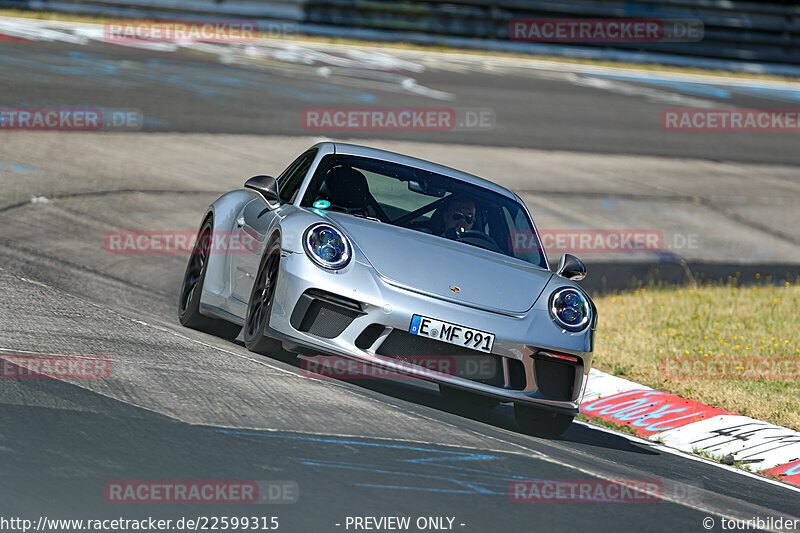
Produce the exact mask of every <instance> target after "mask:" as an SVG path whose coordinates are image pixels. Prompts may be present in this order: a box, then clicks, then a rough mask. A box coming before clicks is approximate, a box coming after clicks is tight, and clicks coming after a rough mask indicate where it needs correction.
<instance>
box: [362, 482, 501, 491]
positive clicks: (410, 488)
mask: <svg viewBox="0 0 800 533" xmlns="http://www.w3.org/2000/svg"><path fill="white" fill-rule="evenodd" d="M355 486H356V487H369V488H373V489H396V490H421V491H423V492H441V493H445V494H474V493H473V492H472V491H470V490H456V489H430V488H423V487H404V486H402V485H374V484H372V483H356V484H355ZM492 494H495V493H492Z"/></svg>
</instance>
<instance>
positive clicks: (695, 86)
mask: <svg viewBox="0 0 800 533" xmlns="http://www.w3.org/2000/svg"><path fill="white" fill-rule="evenodd" d="M589 76H591V77H594V78H604V79H611V80H619V81H634V82H638V83H649V84H651V85H661V86H664V87H669V88H670V89H675V90H676V91H679V92H682V93H685V94H694V95H698V96H712V97H714V98H730V97H731V93H730V91H728V90H727V89H722V88H720V87H717V86H715V85H709V84H707V83H697V82H689V81H675V80H665V79H662V78H655V77H651V76H647V75H641V76H637V75H635V74H589Z"/></svg>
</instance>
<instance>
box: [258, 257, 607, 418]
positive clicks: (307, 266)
mask: <svg viewBox="0 0 800 533" xmlns="http://www.w3.org/2000/svg"><path fill="white" fill-rule="evenodd" d="M546 291H547V290H546ZM546 296H547V295H546V294H545V295H543V296H541V297H540V298H539V301H537V305H534V306H533V307H532V308H531V309H530V310H529V311H528V312H526V313H524V314H522V315H519V316H517V315H509V314H500V313H497V312H491V311H486V310H482V309H476V308H474V307H469V306H465V305H462V304H458V303H455V302H451V301H446V300H442V299H440V298H436V297H433V296H429V295H424V294H419V293H416V292H412V291H411V290H408V289H406V288H403V287H400V286H397V285H396V284H394V283H393V282H391V281H390V280H385V279H384V278H382V277H381V276H379V275H378V273H377V272H376V271H375V270H374V269H373V268H372V267H371V266H370V265H368V264H367V263H366V261H364V260H360V261H359V260H353V261H352V262H351V263H350V264H349V265H347V266H346V267H345V268H344V269H342V270H339V271H327V270H324V269H322V268H320V267H318V266H317V265H315V264H313V263H312V262H311V261H310V260H309V259H308V258H307V257H306V256H305V254H303V253H294V252H284V254H283V257H282V258H281V267H280V272H279V275H278V283H277V287H276V293H275V299H274V303H273V308H272V313H271V318H270V324H269V334H270V335H272V336H274V337H277V338H279V339H281V340H282V341H283V342H284V344H285V345H286V347H287V349H291V350H294V351H299V352H304V353H308V354H324V355H338V356H341V357H345V358H348V359H352V360H358V361H364V362H367V363H369V364H371V365H374V366H376V367H380V368H383V369H387V370H391V371H394V372H398V373H402V374H411V375H413V377H416V378H420V379H425V380H429V381H434V382H437V383H443V384H446V385H449V386H452V387H455V388H459V389H464V390H469V391H472V392H475V393H478V394H482V395H486V396H491V397H494V398H497V399H498V400H501V401H506V402H519V403H527V404H532V405H536V406H540V407H544V408H548V409H550V410H553V411H557V412H561V413H565V414H571V415H574V414H577V412H578V407H579V405H580V400H581V398H582V396H583V393H584V391H585V387H586V382H587V377H588V373H589V369H590V367H591V362H592V351H591V348H592V346H593V339H592V335H593V332H592V331H591V330H590V329H587V330H586V331H583V332H580V333H570V332H566V331H563V330H561V329H560V328H558V327H557V326H556V325H555V324H554V323H553V321H552V319H551V318H550V315H549V312H548V311H547V308H546V300H547V298H546ZM317 299H321V301H322V303H318V304H315V303H314V301H315V300H317ZM543 299H544V300H545V302H544V304H545V305H542V302H541V300H543ZM337 305H340V307H341V308H340V309H337V307H336V306H337ZM414 314H418V315H424V316H428V317H433V318H435V319H437V320H442V321H445V322H450V323H454V324H459V325H463V326H465V327H468V328H474V329H476V330H480V331H486V332H490V333H493V334H494V335H495V342H494V346H493V348H492V353H491V354H481V353H479V352H470V353H469V355H470V356H472V357H477V358H480V357H481V356H483V357H486V358H492V361H493V364H494V368H496V369H497V371H498V372H500V373H502V374H501V375H497V376H494V377H493V378H492V379H488V380H487V379H484V380H475V379H468V378H467V377H460V376H459V375H453V374H450V373H445V372H440V371H437V370H435V369H431V368H428V367H424V366H419V365H415V366H413V367H409V364H408V363H407V362H406V361H404V360H402V359H398V356H399V355H401V354H398V353H397V350H396V349H393V350H391V352H392V353H388V354H387V351H389V350H388V349H387V348H386V346H387V345H388V344H397V343H396V342H394V343H390V342H389V339H390V337H392V338H394V340H397V339H401V340H411V341H412V343H410V344H408V346H410V347H411V346H412V345H413V340H414V339H410V337H411V336H410V335H408V334H407V332H408V330H409V326H410V323H411V318H412V315H414ZM311 315H313V316H311ZM370 327H372V330H371V331H372V332H373V333H375V332H376V329H377V330H380V332H379V333H377V334H373V335H368V336H367V338H366V341H365V337H364V334H365V330H367V329H368V328H370ZM381 327H382V329H381ZM404 334H405V335H404ZM372 337H374V340H373V338H372ZM414 337H416V336H414ZM431 342H433V343H435V344H436V346H437V347H442V345H443V346H444V347H445V348H444V353H448V350H452V354H453V358H459V357H463V356H464V355H465V354H464V353H463V350H459V348H458V347H456V346H452V345H449V344H446V343H443V342H440V341H431ZM401 344H402V343H401ZM359 346H361V347H359ZM439 353H442V352H441V351H440V352H439ZM545 354H547V355H545ZM565 357H566V358H573V359H575V361H568V360H566V359H565ZM410 368H411V370H412V371H411V372H410V371H409V370H410ZM512 369H513V372H512ZM520 374H521V376H522V377H520ZM555 382H557V383H555Z"/></svg>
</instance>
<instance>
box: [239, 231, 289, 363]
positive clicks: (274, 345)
mask: <svg viewBox="0 0 800 533" xmlns="http://www.w3.org/2000/svg"><path fill="white" fill-rule="evenodd" d="M280 261H281V245H280V241H279V240H278V239H274V240H273V241H272V242H270V244H269V246H267V251H266V252H264V256H263V257H262V259H261V264H260V265H259V267H258V274H257V275H256V280H255V282H254V283H253V289H252V290H251V291H250V299H249V301H248V302H247V316H246V318H245V321H244V345H245V346H246V347H247V349H248V350H250V351H251V352H256V353H260V354H262V355H267V354H270V353H272V352H275V351H277V350H279V349H280V348H281V343H280V341H278V340H275V339H270V338H269V337H265V336H264V331H265V330H266V328H267V325H268V324H269V317H270V313H271V311H272V301H273V299H274V298H275V284H276V283H277V281H278V271H279V266H280Z"/></svg>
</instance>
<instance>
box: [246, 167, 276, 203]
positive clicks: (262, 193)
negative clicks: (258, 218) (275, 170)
mask: <svg viewBox="0 0 800 533" xmlns="http://www.w3.org/2000/svg"><path fill="white" fill-rule="evenodd" d="M244 190H245V191H247V192H248V193H250V194H252V195H253V196H257V197H258V198H261V201H262V202H264V203H265V204H267V207H270V208H273V209H274V208H275V207H276V205H275V204H280V203H281V200H280V196H278V180H276V179H275V178H273V177H272V176H263V175H262V176H253V177H252V178H250V179H249V180H247V181H246V182H245V183H244Z"/></svg>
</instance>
